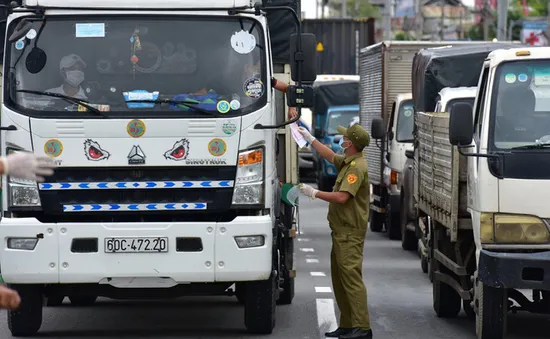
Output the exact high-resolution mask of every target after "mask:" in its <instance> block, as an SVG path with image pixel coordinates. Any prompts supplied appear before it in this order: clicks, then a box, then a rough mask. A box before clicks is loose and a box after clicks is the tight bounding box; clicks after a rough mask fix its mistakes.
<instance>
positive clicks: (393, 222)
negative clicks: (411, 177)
mask: <svg viewBox="0 0 550 339" xmlns="http://www.w3.org/2000/svg"><path fill="white" fill-rule="evenodd" d="M388 200H390V201H391V199H388ZM400 224H401V218H400V216H399V211H394V210H393V209H392V204H391V203H389V204H388V205H386V228H387V230H388V237H389V238H390V240H401V225H400Z"/></svg>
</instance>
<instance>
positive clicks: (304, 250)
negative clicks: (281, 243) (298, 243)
mask: <svg viewBox="0 0 550 339" xmlns="http://www.w3.org/2000/svg"><path fill="white" fill-rule="evenodd" d="M300 251H302V252H315V250H314V249H313V248H300Z"/></svg>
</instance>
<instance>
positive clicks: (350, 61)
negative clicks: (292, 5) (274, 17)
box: [302, 18, 375, 74]
mask: <svg viewBox="0 0 550 339" xmlns="http://www.w3.org/2000/svg"><path fill="white" fill-rule="evenodd" d="M302 32H303V33H312V34H315V37H316V38H317V42H318V43H320V44H319V45H318V47H322V48H320V49H319V48H318V50H317V53H316V54H317V74H358V72H359V67H358V65H359V50H360V49H361V47H363V46H369V45H371V44H373V43H374V42H375V40H374V19H373V18H369V19H341V18H329V19H304V20H302Z"/></svg>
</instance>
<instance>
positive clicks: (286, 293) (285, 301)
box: [277, 277, 295, 305]
mask: <svg viewBox="0 0 550 339" xmlns="http://www.w3.org/2000/svg"><path fill="white" fill-rule="evenodd" d="M294 284H295V279H294V277H292V278H291V277H286V278H285V281H284V282H283V285H282V286H281V287H282V288H283V291H282V292H281V294H280V295H279V300H277V305H290V304H292V299H294Z"/></svg>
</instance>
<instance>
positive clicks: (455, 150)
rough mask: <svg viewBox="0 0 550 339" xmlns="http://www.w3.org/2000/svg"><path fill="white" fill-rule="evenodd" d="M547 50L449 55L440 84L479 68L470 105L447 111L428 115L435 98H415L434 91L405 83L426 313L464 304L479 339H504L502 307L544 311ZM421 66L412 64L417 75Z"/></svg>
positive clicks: (549, 231) (548, 241)
mask: <svg viewBox="0 0 550 339" xmlns="http://www.w3.org/2000/svg"><path fill="white" fill-rule="evenodd" d="M495 47H496V48H495ZM549 52H550V49H549V48H546V47H540V48H539V47H537V48H531V47H523V46H517V45H510V46H498V47H497V46H495V45H493V46H489V47H488V49H487V52H486V55H485V56H482V57H480V58H479V61H477V62H472V61H473V60H474V56H475V54H476V53H474V52H472V53H471V58H470V60H469V61H468V62H459V58H457V57H454V58H453V57H452V55H451V54H449V55H448V57H447V63H446V65H447V67H446V68H445V70H446V72H447V74H448V75H449V76H448V77H447V78H446V80H450V79H453V77H452V76H451V74H455V75H456V74H461V75H464V76H467V77H469V75H468V73H469V72H472V69H473V67H474V65H475V64H477V65H480V67H479V71H477V72H476V73H479V78H478V81H477V93H476V98H475V102H474V104H473V106H472V105H470V104H468V103H457V104H456V105H454V106H453V107H452V108H451V111H450V112H449V113H429V110H431V107H433V105H434V104H435V102H433V101H428V100H423V99H422V98H427V97H431V96H433V95H434V94H435V93H431V94H428V93H427V87H426V86H424V87H423V88H418V92H416V90H415V89H414V87H413V93H414V94H413V96H414V100H415V106H416V107H417V114H416V119H415V120H416V121H415V125H416V128H417V131H416V135H415V141H416V142H417V144H416V145H415V155H414V157H415V164H414V168H415V179H416V185H417V186H416V188H415V190H416V193H415V198H416V203H417V206H418V211H417V213H418V214H417V215H418V223H419V225H420V227H421V228H422V229H425V230H428V233H429V234H430V239H429V242H428V246H429V247H428V250H429V251H430V252H431V254H430V255H431V258H432V260H433V264H432V269H433V306H434V310H435V312H436V314H437V315H438V316H439V317H454V316H456V315H457V314H458V313H459V312H460V310H461V304H463V307H464V310H465V311H466V313H467V314H469V315H470V316H472V317H475V318H476V333H477V337H478V338H480V339H502V338H504V337H505V336H506V324H507V322H506V319H507V316H508V313H509V312H516V311H527V312H531V313H540V314H548V313H549V310H550V274H548V272H549V270H550V224H549V222H548V220H549V218H550V214H549V211H548V206H547V204H546V199H545V198H544V196H545V195H546V192H547V189H548V187H547V186H549V183H550V177H549V176H548V171H547V166H548V164H550V154H549V153H548V151H547V147H548V145H549V144H550V143H549V140H550V137H549V136H548V124H550V120H548V93H549V92H548V91H550V87H549V85H548V84H549V83H550V82H549V77H548V74H549V73H548V69H549V68H550V59H549V58H548V53H549ZM449 53H450V51H449ZM465 59H467V58H465ZM426 64H427V62H426V58H425V56H422V55H419V60H418V63H417V62H416V60H415V65H426ZM424 67H425V66H422V67H421V66H419V67H418V68H417V67H416V66H415V67H414V68H413V69H414V73H415V74H418V77H420V78H422V77H427V76H426V72H425V68H424ZM441 80H443V79H441ZM429 82H431V81H427V82H424V83H429ZM423 101H424V103H422V102H423ZM526 291H527V292H526ZM527 293H529V294H531V295H530V296H527V295H526V294H527Z"/></svg>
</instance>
